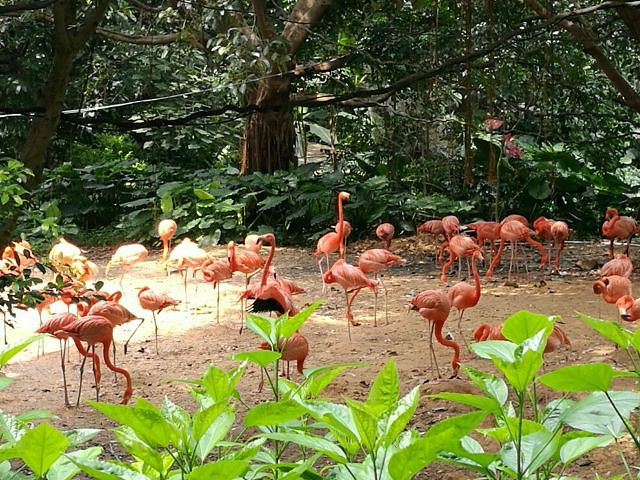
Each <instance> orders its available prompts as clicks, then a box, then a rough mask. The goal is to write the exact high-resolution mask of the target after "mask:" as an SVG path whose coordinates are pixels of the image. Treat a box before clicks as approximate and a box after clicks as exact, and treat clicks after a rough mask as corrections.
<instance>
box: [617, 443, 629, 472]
mask: <svg viewBox="0 0 640 480" xmlns="http://www.w3.org/2000/svg"><path fill="white" fill-rule="evenodd" d="M616 449H617V450H618V453H619V454H620V458H622V463H623V464H624V468H625V470H626V471H627V475H628V476H629V478H633V475H631V470H630V469H629V464H628V463H627V459H626V458H625V456H624V452H623V451H622V448H620V443H618V439H617V438H616Z"/></svg>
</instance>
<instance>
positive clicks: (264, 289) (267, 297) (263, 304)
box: [240, 233, 298, 332]
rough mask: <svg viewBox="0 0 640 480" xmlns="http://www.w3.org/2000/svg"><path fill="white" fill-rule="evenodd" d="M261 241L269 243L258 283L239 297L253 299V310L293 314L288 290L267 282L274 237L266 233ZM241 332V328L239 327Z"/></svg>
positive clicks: (294, 311) (294, 309)
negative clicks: (269, 246) (267, 254)
mask: <svg viewBox="0 0 640 480" xmlns="http://www.w3.org/2000/svg"><path fill="white" fill-rule="evenodd" d="M260 241H261V242H263V243H264V242H266V243H268V244H269V245H271V248H270V249H269V257H268V258H267V262H266V263H265V265H264V267H263V268H262V277H261V278H260V283H259V284H258V285H252V286H250V287H248V288H247V289H246V290H245V291H244V292H243V293H242V295H241V296H240V298H241V299H248V298H251V299H254V302H253V304H252V305H251V310H252V311H254V312H278V313H281V314H283V313H287V312H288V313H290V314H292V315H295V314H296V313H298V310H297V309H296V308H295V307H294V306H293V302H292V300H291V293H290V291H288V290H286V289H285V288H282V286H280V284H278V283H277V282H267V277H268V275H269V269H270V267H271V262H272V261H273V256H274V255H275V252H276V237H275V235H274V234H273V233H267V234H266V235H263V236H262V237H260ZM240 332H242V328H241V329H240Z"/></svg>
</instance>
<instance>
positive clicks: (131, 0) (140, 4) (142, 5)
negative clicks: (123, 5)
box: [127, 0, 162, 12]
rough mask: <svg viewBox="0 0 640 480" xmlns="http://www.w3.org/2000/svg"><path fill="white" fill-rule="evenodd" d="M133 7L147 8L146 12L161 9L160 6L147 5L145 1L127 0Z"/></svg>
mask: <svg viewBox="0 0 640 480" xmlns="http://www.w3.org/2000/svg"><path fill="white" fill-rule="evenodd" d="M127 1H128V2H129V3H130V4H131V5H133V6H134V7H138V8H139V9H140V10H147V11H148V12H160V11H162V7H152V6H151V5H147V4H146V3H143V2H140V1H138V0H127Z"/></svg>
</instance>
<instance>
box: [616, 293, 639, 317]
mask: <svg viewBox="0 0 640 480" xmlns="http://www.w3.org/2000/svg"><path fill="white" fill-rule="evenodd" d="M616 307H618V313H619V314H620V318H621V319H622V320H624V321H625V322H635V321H636V320H637V319H639V318H640V299H637V300H634V299H633V297H632V296H631V295H623V296H622V297H620V298H619V299H618V301H617V302H616Z"/></svg>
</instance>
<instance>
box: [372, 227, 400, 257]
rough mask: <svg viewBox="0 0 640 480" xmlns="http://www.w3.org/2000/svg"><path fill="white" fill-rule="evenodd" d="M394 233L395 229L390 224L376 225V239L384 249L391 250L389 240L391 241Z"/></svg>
mask: <svg viewBox="0 0 640 480" xmlns="http://www.w3.org/2000/svg"><path fill="white" fill-rule="evenodd" d="M395 232H396V229H395V227H394V226H393V225H392V224H390V223H381V224H380V225H378V228H376V237H378V238H379V239H380V240H381V241H382V242H384V248H385V249H387V250H390V249H391V240H392V239H393V234H394V233H395Z"/></svg>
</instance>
